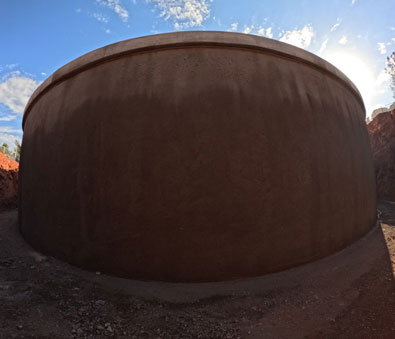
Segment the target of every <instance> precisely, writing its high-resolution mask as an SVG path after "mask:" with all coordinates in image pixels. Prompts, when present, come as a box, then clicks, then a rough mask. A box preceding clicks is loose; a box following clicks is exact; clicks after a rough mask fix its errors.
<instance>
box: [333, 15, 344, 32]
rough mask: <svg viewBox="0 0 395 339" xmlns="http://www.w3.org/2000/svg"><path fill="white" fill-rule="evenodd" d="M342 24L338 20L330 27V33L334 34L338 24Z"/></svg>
mask: <svg viewBox="0 0 395 339" xmlns="http://www.w3.org/2000/svg"><path fill="white" fill-rule="evenodd" d="M341 23H342V21H341V20H340V19H339V18H338V19H337V22H336V23H335V24H334V25H333V26H332V28H331V32H334V31H336V30H337V29H338V27H339V26H340V24H341Z"/></svg>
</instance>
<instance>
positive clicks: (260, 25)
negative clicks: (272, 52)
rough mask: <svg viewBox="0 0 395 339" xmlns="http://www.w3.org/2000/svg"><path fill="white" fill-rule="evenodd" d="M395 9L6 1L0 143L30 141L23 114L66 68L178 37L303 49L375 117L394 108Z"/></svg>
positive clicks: (152, 0) (283, 2) (376, 3)
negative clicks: (118, 45)
mask: <svg viewBox="0 0 395 339" xmlns="http://www.w3.org/2000/svg"><path fill="white" fill-rule="evenodd" d="M394 13H395V0H330V1H329V0H276V1H269V0H238V1H236V0H67V1H63V0H1V1H0V32H1V33H0V49H1V52H0V143H3V142H7V143H8V144H10V145H13V143H14V140H15V139H21V137H22V129H21V122H22V114H23V109H24V106H25V105H26V102H27V100H28V98H29V97H30V95H31V94H32V93H33V91H34V89H35V88H36V87H37V86H38V85H39V84H40V83H41V82H42V81H43V80H45V79H46V78H47V77H48V76H49V75H51V73H53V72H54V71H56V69H58V68H59V67H61V66H63V65H64V64H66V63H67V62H69V61H71V60H73V59H75V58H76V57H78V56H80V55H82V54H84V53H87V52H89V51H91V50H93V49H96V48H99V47H102V46H105V45H108V44H111V43H114V42H117V41H120V40H125V39H130V38H134V37H139V36H144V35H150V34H156V33H165V32H173V31H180V30H220V31H236V32H242V33H248V34H256V35H262V36H265V37H268V38H272V39H277V40H281V41H284V42H288V43H291V44H294V45H296V46H298V47H301V48H304V49H306V50H308V51H310V52H312V53H315V54H317V55H319V56H320V57H322V58H324V59H326V60H328V61H329V62H331V63H333V64H334V65H335V66H337V67H338V68H339V69H340V70H342V71H343V72H344V73H345V74H346V75H348V76H349V77H350V78H351V80H352V81H354V83H355V84H356V86H357V87H358V88H359V90H360V92H361V93H362V96H363V98H364V102H365V106H366V110H367V115H370V114H371V112H372V110H373V109H374V108H377V107H381V106H389V105H390V104H391V103H392V102H393V98H392V93H391V91H390V88H389V77H388V76H387V75H386V73H385V72H384V71H383V70H384V67H385V62H386V56H387V55H389V54H390V53H391V52H393V51H394V50H395V19H394Z"/></svg>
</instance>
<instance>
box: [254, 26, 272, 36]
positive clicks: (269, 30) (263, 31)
mask: <svg viewBox="0 0 395 339" xmlns="http://www.w3.org/2000/svg"><path fill="white" fill-rule="evenodd" d="M256 34H258V35H261V36H266V37H267V38H270V39H272V38H273V29H272V27H269V28H266V29H265V28H264V27H262V26H260V27H259V28H258V30H257V32H256Z"/></svg>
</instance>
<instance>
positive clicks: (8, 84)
mask: <svg viewBox="0 0 395 339" xmlns="http://www.w3.org/2000/svg"><path fill="white" fill-rule="evenodd" d="M39 84H40V83H38V82H37V81H35V80H33V79H31V78H28V77H24V76H21V75H20V74H19V72H15V73H14V74H13V75H11V77H9V78H7V79H6V80H4V81H3V82H1V83H0V103H2V104H4V105H5V106H7V107H9V108H10V109H11V111H12V112H14V113H18V114H22V113H23V110H24V109H25V106H26V104H27V101H28V100H29V98H30V96H31V95H32V94H33V92H34V90H35V89H36V88H37V86H38V85H39Z"/></svg>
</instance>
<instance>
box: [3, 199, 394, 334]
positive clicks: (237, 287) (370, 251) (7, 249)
mask: <svg viewBox="0 0 395 339" xmlns="http://www.w3.org/2000/svg"><path fill="white" fill-rule="evenodd" d="M379 216H380V221H381V224H380V225H378V226H376V227H374V228H373V230H372V231H371V232H370V233H368V234H367V235H366V236H365V237H363V238H362V239H361V240H359V241H358V242H356V243H354V244H353V245H351V246H349V247H348V248H346V249H344V250H343V251H341V252H339V253H337V254H335V255H332V256H330V257H328V258H325V259H323V260H320V261H317V262H314V263H310V264H307V265H303V266H300V267H297V268H294V269H291V270H287V271H283V272H280V273H276V274H271V275H267V276H264V277H259V278H254V279H248V280H240V281H231V282H223V283H203V284H171V283H161V282H140V281H132V280H126V279H119V278H114V277H109V276H106V275H104V274H100V272H87V271H83V270H80V269H78V268H75V267H72V266H70V265H67V264H65V263H62V262H60V261H58V260H56V259H54V258H51V257H46V256H43V255H42V254H40V253H37V252H36V251H34V250H33V249H32V248H31V247H29V245H27V244H26V243H25V241H24V240H23V239H22V238H21V236H20V234H19V232H18V228H17V211H16V210H13V211H8V212H3V213H1V214H0V248H1V251H0V305H1V307H0V338H7V339H8V338H51V339H52V338H156V339H157V338H163V339H165V338H276V339H278V338H317V339H318V338H319V339H323V338H324V339H325V338H327V339H329V338H347V339H348V338H369V339H373V338H380V339H383V338H388V339H390V338H391V339H393V338H395V282H394V276H393V272H394V269H395V204H393V203H388V202H383V203H381V204H380V206H379Z"/></svg>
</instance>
